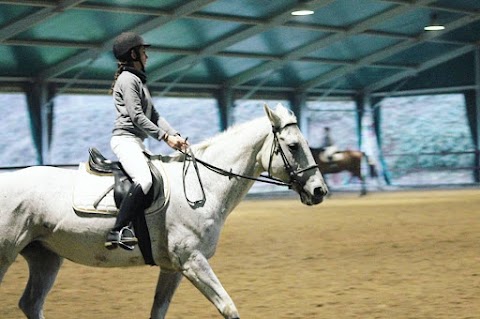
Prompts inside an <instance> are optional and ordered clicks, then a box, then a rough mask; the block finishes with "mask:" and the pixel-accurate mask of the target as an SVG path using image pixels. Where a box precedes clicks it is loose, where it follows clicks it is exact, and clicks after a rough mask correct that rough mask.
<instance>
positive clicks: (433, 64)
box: [364, 45, 476, 94]
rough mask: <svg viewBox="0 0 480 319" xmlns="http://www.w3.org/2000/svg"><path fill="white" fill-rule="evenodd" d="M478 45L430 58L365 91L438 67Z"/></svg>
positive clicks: (373, 90) (368, 87)
mask: <svg viewBox="0 0 480 319" xmlns="http://www.w3.org/2000/svg"><path fill="white" fill-rule="evenodd" d="M475 48H476V46H474V45H469V46H464V47H461V48H458V49H455V50H452V51H450V52H448V53H446V54H443V55H440V56H438V57H436V58H434V59H430V60H428V61H427V62H424V63H422V64H420V65H419V66H418V67H417V68H415V70H414V71H410V70H409V71H403V72H400V73H397V74H394V75H392V76H389V77H386V78H384V79H382V80H380V81H378V82H376V83H373V84H371V85H369V86H367V87H366V88H365V89H364V92H367V93H368V94H371V93H372V92H375V91H378V90H379V89H381V88H384V87H386V86H388V85H390V84H393V83H396V82H398V81H401V80H403V79H405V78H408V77H412V76H416V75H417V74H418V73H420V72H422V71H425V70H428V69H430V68H433V67H436V66H437V65H440V64H442V63H444V62H447V61H449V60H451V59H454V58H456V57H459V56H462V55H464V54H466V53H468V52H470V51H473V50H475Z"/></svg>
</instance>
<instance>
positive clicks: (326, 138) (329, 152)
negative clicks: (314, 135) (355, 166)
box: [322, 126, 337, 162]
mask: <svg viewBox="0 0 480 319" xmlns="http://www.w3.org/2000/svg"><path fill="white" fill-rule="evenodd" d="M322 149H323V154H324V155H325V158H327V159H328V161H329V162H331V161H332V159H333V154H335V153H336V152H337V146H336V145H335V143H334V142H333V139H332V137H331V136H330V127H328V126H325V127H324V132H323V144H322Z"/></svg>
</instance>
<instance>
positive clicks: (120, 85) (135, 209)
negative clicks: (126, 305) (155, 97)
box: [105, 32, 188, 249]
mask: <svg viewBox="0 0 480 319" xmlns="http://www.w3.org/2000/svg"><path fill="white" fill-rule="evenodd" d="M149 46H150V45H148V44H146V43H145V42H144V40H143V38H142V37H141V36H139V35H138V34H136V33H133V32H125V33H122V34H120V35H119V36H118V37H117V38H116V39H115V42H114V44H113V54H114V56H115V58H116V59H117V61H118V69H117V72H116V73H115V79H114V82H113V84H112V89H111V92H112V93H113V99H114V104H115V109H116V119H115V124H114V129H113V132H112V138H111V141H110V145H111V147H112V150H113V152H114V153H115V155H116V156H117V157H118V160H119V161H120V163H121V164H122V167H123V168H124V169H125V171H126V172H127V174H128V175H129V176H130V177H131V179H132V181H133V183H132V186H131V188H130V189H129V191H128V194H127V195H126V196H125V199H124V200H123V202H122V204H121V205H120V209H119V213H118V216H117V220H116V222H115V225H114V227H113V228H112V230H110V232H109V233H108V235H107V239H106V242H105V247H107V248H108V249H114V248H116V247H117V246H118V245H120V246H121V247H123V248H125V249H133V245H135V244H137V238H136V237H135V234H134V232H133V230H132V229H131V228H130V226H129V225H130V222H131V221H132V220H133V219H134V217H135V216H136V214H141V213H143V210H144V208H145V200H146V194H148V192H149V190H150V188H151V186H152V183H153V182H152V175H151V173H150V169H149V166H148V164H147V160H146V157H145V155H144V152H148V151H147V150H146V148H145V145H144V144H143V141H144V140H145V138H147V137H148V136H151V137H153V138H155V139H156V140H159V141H165V142H166V143H167V144H168V145H169V146H170V147H171V148H173V149H185V148H186V147H187V145H188V143H187V141H186V140H185V139H184V138H182V137H181V136H180V134H178V132H177V131H176V130H174V129H173V128H172V127H171V126H170V125H169V124H168V122H167V121H166V120H165V119H163V118H162V117H161V116H160V115H159V114H158V112H157V111H156V110H155V108H154V106H153V101H152V98H151V96H150V93H149V91H148V89H147V86H146V84H145V83H146V80H147V76H146V74H145V65H146V63H147V59H148V56H147V54H146V52H145V49H146V48H147V47H149Z"/></svg>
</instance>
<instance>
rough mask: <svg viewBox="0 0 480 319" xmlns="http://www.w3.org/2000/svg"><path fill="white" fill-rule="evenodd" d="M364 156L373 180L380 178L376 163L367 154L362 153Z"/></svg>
mask: <svg viewBox="0 0 480 319" xmlns="http://www.w3.org/2000/svg"><path fill="white" fill-rule="evenodd" d="M362 156H363V157H364V158H365V161H366V162H367V165H368V173H369V175H370V177H371V178H375V177H378V172H377V165H375V161H373V160H372V159H371V158H370V157H369V156H368V155H367V153H365V152H363V151H362Z"/></svg>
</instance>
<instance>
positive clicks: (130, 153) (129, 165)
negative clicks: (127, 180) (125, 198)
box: [110, 136, 153, 194]
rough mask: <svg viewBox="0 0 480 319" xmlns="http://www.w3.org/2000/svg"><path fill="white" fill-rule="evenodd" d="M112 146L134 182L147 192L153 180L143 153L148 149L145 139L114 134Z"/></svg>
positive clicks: (111, 141)
mask: <svg viewBox="0 0 480 319" xmlns="http://www.w3.org/2000/svg"><path fill="white" fill-rule="evenodd" d="M110 146H111V148H112V150H113V152H114V153H115V155H117V157H118V160H119V161H120V163H121V164H122V166H123V168H124V169H125V171H126V172H127V174H128V175H129V176H130V177H131V178H132V180H133V182H134V183H138V184H140V186H141V187H142V190H143V193H144V194H147V193H148V191H149V190H150V188H151V187H152V183H153V181H152V175H151V173H150V168H149V167H148V164H147V160H146V158H145V155H144V153H143V152H144V151H146V148H145V145H144V144H143V141H142V140H141V139H139V138H138V137H133V136H112V139H111V140H110Z"/></svg>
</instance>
